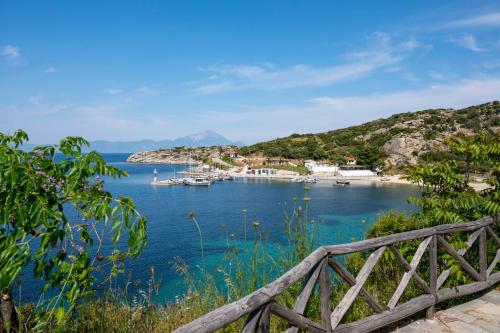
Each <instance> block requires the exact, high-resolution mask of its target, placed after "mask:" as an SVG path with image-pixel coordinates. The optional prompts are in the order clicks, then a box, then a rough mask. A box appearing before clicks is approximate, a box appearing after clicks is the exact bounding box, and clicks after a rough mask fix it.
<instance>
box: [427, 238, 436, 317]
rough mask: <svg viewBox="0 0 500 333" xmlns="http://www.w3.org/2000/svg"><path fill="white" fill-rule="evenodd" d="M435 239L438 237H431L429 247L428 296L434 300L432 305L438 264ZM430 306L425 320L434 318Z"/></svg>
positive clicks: (433, 312) (432, 309) (434, 296)
mask: <svg viewBox="0 0 500 333" xmlns="http://www.w3.org/2000/svg"><path fill="white" fill-rule="evenodd" d="M437 238H438V236H436V235H434V236H432V239H431V243H430V246H429V287H430V290H431V292H430V294H431V296H432V298H433V299H434V304H435V303H436V302H437V289H438V286H437V274H438V263H437ZM434 304H432V305H431V306H429V307H428V308H427V314H426V315H427V318H429V319H432V318H434V314H435V312H436V308H435V306H434Z"/></svg>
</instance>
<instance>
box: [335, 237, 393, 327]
mask: <svg viewBox="0 0 500 333" xmlns="http://www.w3.org/2000/svg"><path fill="white" fill-rule="evenodd" d="M385 249H386V247H385V246H382V247H381V248H379V249H377V250H375V251H374V252H373V253H372V254H370V256H369V257H368V259H367V260H366V262H365V264H364V265H363V267H362V268H361V270H360V271H359V273H358V276H356V284H355V285H354V286H352V287H351V288H350V289H349V290H348V291H347V293H346V294H345V295H344V298H343V299H342V301H340V303H339V304H338V305H337V307H336V308H335V309H334V310H333V313H332V316H331V321H332V328H333V329H335V327H337V325H338V324H339V322H340V321H341V320H342V317H344V315H345V313H346V312H347V310H349V308H350V307H351V305H352V303H353V302H354V299H355V298H356V296H358V294H359V291H360V290H361V288H362V287H363V285H364V284H365V282H366V280H367V279H368V276H369V275H370V273H371V271H372V270H373V267H375V264H377V262H378V260H379V258H380V256H381V255H382V254H383V253H384V251H385Z"/></svg>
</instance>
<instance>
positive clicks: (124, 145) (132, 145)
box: [23, 131, 243, 153]
mask: <svg viewBox="0 0 500 333" xmlns="http://www.w3.org/2000/svg"><path fill="white" fill-rule="evenodd" d="M226 145H235V146H243V143H241V142H235V141H231V140H229V139H227V138H225V137H224V136H222V135H221V134H219V133H216V132H214V131H203V132H200V133H195V134H192V135H189V136H185V137H181V138H177V139H173V140H159V141H155V140H139V141H105V140H96V141H92V142H90V148H85V149H84V152H88V151H91V150H96V151H98V152H100V153H135V152H139V151H144V150H156V149H160V148H172V147H180V146H185V147H211V146H226ZM34 146H36V145H34V144H27V145H24V146H23V149H26V150H29V149H31V148H33V147H34Z"/></svg>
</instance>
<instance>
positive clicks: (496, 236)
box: [486, 226, 500, 245]
mask: <svg viewBox="0 0 500 333" xmlns="http://www.w3.org/2000/svg"><path fill="white" fill-rule="evenodd" d="M486 230H487V231H488V233H489V234H490V236H491V237H493V239H494V240H495V242H496V243H497V244H498V245H500V237H498V235H497V234H496V233H495V232H494V231H493V229H491V227H490V226H487V227H486Z"/></svg>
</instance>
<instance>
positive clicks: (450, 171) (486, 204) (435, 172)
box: [333, 132, 500, 321]
mask: <svg viewBox="0 0 500 333" xmlns="http://www.w3.org/2000/svg"><path fill="white" fill-rule="evenodd" d="M447 143H448V145H449V147H450V151H451V154H452V155H453V156H455V157H456V158H457V159H456V160H448V161H445V162H439V163H435V164H430V165H423V166H416V167H411V168H408V169H407V179H409V180H410V181H412V182H413V183H416V184H418V185H419V186H420V188H421V189H422V196H421V197H418V198H410V199H409V201H410V202H413V203H415V204H416V205H418V206H419V207H420V210H419V211H417V212H416V213H413V214H411V215H410V216H406V215H405V214H402V213H398V212H391V213H389V214H386V215H383V216H381V217H380V218H379V219H378V220H377V222H376V223H374V224H373V225H372V227H371V229H370V230H369V231H368V232H367V233H366V237H367V238H374V237H380V236H387V235H391V234H395V233H400V232H406V231H410V230H415V229H420V228H426V227H432V226H435V225H439V224H449V223H460V222H466V221H472V220H476V219H479V218H481V217H484V216H490V215H492V216H495V215H498V214H499V213H500V198H499V190H498V189H499V186H498V185H499V176H500V173H499V168H500V141H499V138H498V135H496V134H492V133H489V132H481V133H479V134H478V135H476V136H473V137H455V138H452V139H450V140H448V142H447ZM475 165H482V166H483V167H485V166H486V167H487V170H488V172H489V178H488V180H487V182H488V184H489V185H490V186H491V187H490V188H488V189H486V190H483V191H479V192H478V191H474V190H473V189H471V188H470V187H469V183H468V173H469V170H470V168H471V167H472V166H475ZM493 228H496V229H498V226H493ZM497 232H498V230H497ZM444 237H447V240H448V242H450V243H451V244H452V246H453V247H454V248H455V249H459V248H462V247H464V245H465V242H466V241H467V239H468V237H469V233H464V232H457V233H453V234H451V235H448V236H444ZM489 242H491V240H489ZM419 244H420V241H405V242H399V243H398V244H396V248H397V249H398V251H399V252H400V253H401V254H402V255H403V257H405V258H406V260H407V261H408V262H410V261H411V258H412V257H413V255H414V254H415V251H416V250H417V247H418V246H419ZM487 249H488V253H487V255H488V260H489V261H491V260H492V259H493V257H494V256H495V255H496V247H495V246H491V244H490V245H488V246H487ZM385 254H386V255H385V256H383V257H382V258H381V259H380V261H379V262H378V263H377V266H376V267H375V268H374V270H373V272H372V273H371V274H370V278H369V280H368V281H367V283H366V284H365V288H366V289H367V290H368V291H369V292H370V293H371V294H372V295H377V296H378V299H379V300H380V301H385V302H387V301H388V300H389V299H390V297H391V296H392V294H393V292H394V290H395V289H396V287H397V285H398V283H399V281H401V278H402V276H403V274H404V272H405V271H406V270H405V269H404V268H403V267H402V266H401V265H399V264H397V260H396V259H395V257H394V255H393V254H392V253H390V252H386V253H385ZM368 255H369V253H355V254H352V255H350V256H348V257H347V259H346V263H347V267H348V269H349V270H350V271H351V272H357V271H359V270H360V269H361V267H362V265H363V264H364V263H365V261H366V259H367V257H368ZM478 257H479V255H478V248H477V247H472V248H471V249H470V250H469V251H468V252H467V256H466V260H467V262H469V263H470V264H472V265H473V267H475V268H476V269H478V266H479V263H478ZM438 266H439V268H438V269H439V271H440V272H441V271H443V270H445V269H447V268H451V273H450V275H449V277H448V279H447V280H446V283H445V286H448V287H451V286H456V285H460V284H464V283H468V282H471V278H470V277H469V276H468V275H467V274H466V273H464V272H463V271H462V269H461V267H460V265H459V264H458V263H457V262H456V261H455V260H454V259H453V258H452V257H451V256H449V255H448V254H447V253H445V252H444V251H443V250H442V249H438ZM417 272H418V274H419V275H420V276H421V277H423V278H424V279H426V280H427V279H428V274H429V262H428V257H427V256H424V257H423V258H422V259H421V262H420V264H419V266H418V270H417ZM345 291H346V286H345V285H343V284H339V285H336V286H335V288H334V292H333V295H334V299H335V295H343V294H344V293H345ZM421 294H423V291H422V290H421V289H420V288H419V287H418V286H417V285H416V284H415V283H413V284H409V286H408V287H407V289H406V290H405V293H404V294H403V297H402V301H405V300H409V299H411V298H413V297H416V296H419V295H421ZM337 298H338V297H337ZM369 314H371V312H370V309H369V308H368V307H367V306H366V304H363V303H355V304H354V306H353V307H352V308H351V309H350V310H349V312H348V313H347V315H346V317H345V318H344V320H346V321H349V320H357V319H360V318H362V317H366V316H367V315H369Z"/></svg>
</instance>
